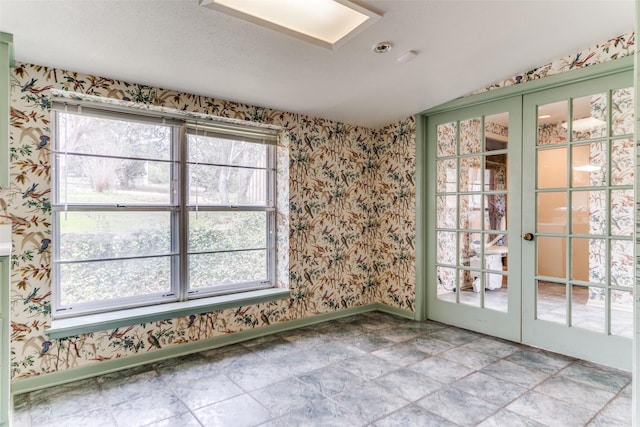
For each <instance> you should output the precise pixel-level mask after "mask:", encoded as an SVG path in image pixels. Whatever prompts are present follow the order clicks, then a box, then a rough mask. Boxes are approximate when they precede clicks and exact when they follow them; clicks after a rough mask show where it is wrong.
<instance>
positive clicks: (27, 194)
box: [22, 184, 38, 199]
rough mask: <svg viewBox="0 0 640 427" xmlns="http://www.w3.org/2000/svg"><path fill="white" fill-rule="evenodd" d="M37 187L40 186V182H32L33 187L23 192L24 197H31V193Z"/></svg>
mask: <svg viewBox="0 0 640 427" xmlns="http://www.w3.org/2000/svg"><path fill="white" fill-rule="evenodd" d="M37 187H38V184H31V187H29V189H28V190H27V191H25V192H24V193H23V194H22V198H23V199H26V198H27V197H29V196H30V195H31V193H33V192H34V191H35V190H36V188H37Z"/></svg>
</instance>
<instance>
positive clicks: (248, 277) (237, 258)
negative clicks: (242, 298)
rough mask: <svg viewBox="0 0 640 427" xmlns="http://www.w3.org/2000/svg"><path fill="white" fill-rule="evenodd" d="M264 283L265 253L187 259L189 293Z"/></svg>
mask: <svg viewBox="0 0 640 427" xmlns="http://www.w3.org/2000/svg"><path fill="white" fill-rule="evenodd" d="M266 280H268V276H267V251H266V250H257V251H242V252H222V253H215V254H198V255H189V287H190V288H191V289H196V288H207V287H211V286H220V285H230V284H238V283H244V282H256V281H266Z"/></svg>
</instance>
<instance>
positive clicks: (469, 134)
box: [460, 118, 482, 154]
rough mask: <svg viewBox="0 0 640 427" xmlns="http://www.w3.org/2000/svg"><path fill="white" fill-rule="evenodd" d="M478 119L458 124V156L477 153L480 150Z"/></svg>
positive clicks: (480, 138)
mask: <svg viewBox="0 0 640 427" xmlns="http://www.w3.org/2000/svg"><path fill="white" fill-rule="evenodd" d="M480 123H481V122H480V118H476V119H469V120H462V121H461V122H460V154H474V153H479V152H480V150H481V148H482V126H481V124H480Z"/></svg>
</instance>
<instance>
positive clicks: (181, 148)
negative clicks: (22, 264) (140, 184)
mask: <svg viewBox="0 0 640 427" xmlns="http://www.w3.org/2000/svg"><path fill="white" fill-rule="evenodd" d="M61 112H62V113H64V112H67V113H73V114H81V115H83V116H89V117H96V118H109V119H116V120H128V121H135V122H140V123H147V124H149V123H151V124H162V125H167V126H171V128H172V131H171V132H172V142H171V143H172V156H171V160H170V161H169V162H170V163H172V165H173V166H172V178H171V182H172V184H171V186H172V187H173V188H171V189H170V190H171V192H172V193H173V196H172V200H171V202H170V203H169V204H167V205H157V206H156V205H142V206H123V205H113V206H105V205H103V204H90V203H87V204H69V203H66V202H65V201H64V200H60V188H61V182H60V177H59V176H58V174H59V165H58V162H57V160H56V159H58V158H59V157H60V156H64V155H68V153H65V152H64V151H60V150H58V139H59V133H58V115H59V114H60V113H61ZM147 113H148V114H147ZM52 124H53V129H52V133H53V135H54V137H53V150H52V152H51V154H52V160H51V163H52V168H51V176H52V182H51V186H52V216H53V221H52V232H53V234H52V246H53V259H52V316H53V319H54V320H55V319H68V318H73V317H78V316H87V315H92V314H97V313H105V312H114V311H119V310H125V309H131V308H138V307H148V306H155V305H157V304H165V303H180V302H185V301H189V300H193V299H203V298H206V297H216V296H221V295H231V294H241V293H243V292H249V291H256V290H263V289H268V288H275V287H276V179H277V170H276V145H277V138H278V133H277V131H275V130H273V129H267V128H260V127H251V126H245V125H240V124H236V123H226V122H224V121H222V120H221V121H220V122H214V121H208V122H207V123H206V124H203V123H202V122H201V123H197V122H195V121H193V120H191V119H184V118H182V117H178V118H176V117H173V116H171V115H170V114H167V115H165V114H160V113H155V112H147V111H145V112H143V113H141V112H139V111H137V110H133V111H128V110H127V109H124V108H113V106H109V105H97V106H93V105H90V106H89V107H87V106H86V105H83V104H81V103H78V104H77V105H75V104H72V105H68V104H67V102H64V101H61V102H54V105H53V110H52ZM194 130H199V132H196V133H197V134H198V135H204V136H217V137H221V138H225V139H232V140H239V141H245V142H250V143H260V144H265V145H266V146H267V150H266V152H267V159H266V160H267V162H266V165H267V167H266V169H267V174H266V175H267V179H266V186H267V189H266V191H267V199H268V202H267V204H266V205H264V206H221V205H197V206H191V205H189V204H188V197H189V196H188V185H189V183H188V177H187V169H188V165H189V162H188V161H187V160H188V152H187V150H188V135H189V134H193V133H194ZM87 156H89V155H87ZM133 160H139V159H133ZM194 210H198V211H203V212H204V211H264V212H266V217H267V222H266V224H267V226H266V227H265V228H266V229H265V233H266V242H267V247H266V248H264V249H265V250H266V258H267V265H266V266H265V268H266V278H265V280H260V281H254V282H242V283H235V284H212V286H211V287H207V288H199V289H190V288H189V280H188V274H189V273H188V272H189V268H188V265H189V259H188V257H189V253H188V251H187V249H188V241H187V239H188V235H189V233H188V227H189V224H188V218H189V212H192V211H194ZM91 211H110V212H127V211H131V212H134V211H136V212H140V211H142V212H144V211H168V212H171V217H172V219H171V253H170V254H167V256H170V257H171V292H167V293H163V294H148V295H138V296H135V297H126V298H119V299H112V300H108V301H93V302H85V303H81V304H77V305H74V306H63V305H62V304H61V282H60V266H61V265H62V263H61V262H60V257H59V255H60V252H59V251H60V243H59V236H60V226H59V223H58V221H57V218H59V215H64V213H65V212H91ZM151 257H153V256H150V257H147V258H151ZM69 262H73V261H66V263H69ZM88 262H93V261H88Z"/></svg>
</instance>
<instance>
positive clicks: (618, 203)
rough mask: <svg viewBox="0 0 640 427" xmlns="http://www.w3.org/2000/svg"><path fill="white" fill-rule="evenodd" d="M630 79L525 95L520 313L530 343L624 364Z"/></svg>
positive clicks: (630, 269) (629, 315) (629, 285)
mask: <svg viewBox="0 0 640 427" xmlns="http://www.w3.org/2000/svg"><path fill="white" fill-rule="evenodd" d="M633 93H634V89H633V77H632V74H631V73H623V74H617V75H613V76H608V77H603V78H599V79H596V80H590V81H585V82H581V83H577V84H572V85H567V86H563V87H561V88H557V89H552V90H546V91H542V92H538V93H535V94H529V95H525V96H524V98H523V100H524V102H523V106H524V107H523V108H524V109H523V114H524V117H525V121H524V129H523V130H524V151H523V154H524V158H526V159H530V160H531V161H528V162H525V164H523V170H522V174H523V177H524V179H523V199H522V200H523V216H522V222H523V233H524V236H525V238H526V239H527V240H525V241H524V242H523V246H522V255H523V258H522V260H523V263H522V274H523V284H524V286H523V311H522V326H523V328H522V340H523V342H525V343H527V344H532V345H535V346H539V347H543V348H549V349H552V350H555V351H558V352H560V353H564V354H569V355H572V356H576V357H579V358H583V359H588V360H592V361H595V362H599V363H603V364H606V365H610V366H615V367H619V368H623V369H627V370H631V360H632V359H631V355H632V338H633V286H634V273H635V271H634V257H633V253H634V241H633V232H634V220H633V215H634V189H633V183H634V140H633V127H634V116H633Z"/></svg>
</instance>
